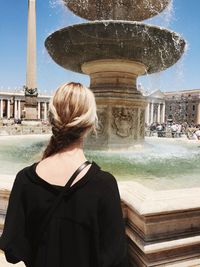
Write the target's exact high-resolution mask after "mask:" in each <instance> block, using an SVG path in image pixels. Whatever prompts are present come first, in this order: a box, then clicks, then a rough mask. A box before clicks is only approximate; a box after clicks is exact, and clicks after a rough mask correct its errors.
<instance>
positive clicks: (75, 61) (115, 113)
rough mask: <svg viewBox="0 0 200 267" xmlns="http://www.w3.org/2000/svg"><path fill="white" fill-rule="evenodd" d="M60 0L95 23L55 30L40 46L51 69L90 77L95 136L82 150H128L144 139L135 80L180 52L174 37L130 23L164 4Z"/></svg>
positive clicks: (143, 103)
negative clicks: (56, 66) (56, 67)
mask: <svg viewBox="0 0 200 267" xmlns="http://www.w3.org/2000/svg"><path fill="white" fill-rule="evenodd" d="M63 1H64V3H65V5H66V6H67V7H68V8H69V9H70V10H72V11H73V12H74V13H75V14H77V15H79V16H81V17H83V18H86V19H89V20H95V21H92V22H88V23H82V24H78V25H73V26H70V27H66V28H63V29H61V30H58V31H56V32H54V33H53V34H51V35H50V36H49V37H48V38H47V39H46V42H45V46H46V48H47V50H48V52H49V54H50V56H51V57H52V58H53V60H54V61H55V62H56V63H57V64H59V65H60V66H62V67H64V68H66V69H68V70H71V71H74V72H78V73H84V74H88V75H90V78H91V84H90V88H91V89H92V90H93V92H94V94H95V97H96V102H97V107H98V117H99V129H98V133H99V136H98V139H96V137H95V136H94V135H93V134H92V133H91V135H90V136H89V138H88V139H87V140H86V142H85V147H86V148H87V147H90V149H98V150H113V149H116V150H118V149H132V148H134V147H135V144H137V143H141V142H142V141H143V140H144V123H145V108H146V105H147V104H146V100H145V98H144V97H143V96H142V94H141V93H140V91H138V90H137V85H136V81H137V77H138V76H139V75H144V74H148V73H155V72H159V71H162V70H165V69H167V68H169V67H170V66H172V65H173V64H174V63H176V62H177V60H178V59H179V58H180V57H181V55H182V54H183V52H184V48H185V41H184V40H183V39H182V38H181V37H180V35H178V34H176V33H175V32H171V31H169V30H166V29H161V28H159V27H155V26H150V25H147V24H144V23H141V22H136V20H137V21H141V20H144V19H147V18H150V17H152V16H154V15H157V14H159V13H160V12H161V11H162V10H164V9H165V8H166V7H167V6H168V4H169V3H170V0H143V1H138V0H114V1H108V0H84V1H83V0H76V1H74V0H73V1H72V0H63ZM99 20H102V21H99ZM131 20H134V21H131Z"/></svg>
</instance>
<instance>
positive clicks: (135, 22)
mask: <svg viewBox="0 0 200 267" xmlns="http://www.w3.org/2000/svg"><path fill="white" fill-rule="evenodd" d="M104 23H109V24H120V23H123V24H132V25H142V26H144V27H147V28H155V29H158V30H161V31H162V30H163V31H165V32H169V33H171V34H175V35H177V36H178V37H180V39H182V40H184V41H185V39H184V37H183V35H182V34H180V33H177V32H176V31H173V30H170V29H167V28H165V27H162V26H158V25H154V24H150V23H144V22H141V21H130V20H93V21H87V22H83V23H75V24H72V25H69V26H65V27H63V28H61V29H57V30H55V31H54V32H51V33H50V34H49V36H48V37H47V39H48V38H50V37H51V35H52V34H55V33H57V32H62V31H65V30H66V29H69V28H74V27H75V26H82V25H89V24H91V25H93V24H104ZM109 24H108V25H109ZM104 25H105V24H104ZM108 25H105V26H106V27H107V26H108ZM47 39H46V40H47ZM46 40H45V43H46ZM185 42H186V41H185Z"/></svg>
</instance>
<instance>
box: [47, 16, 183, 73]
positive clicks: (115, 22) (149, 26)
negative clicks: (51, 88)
mask: <svg viewBox="0 0 200 267" xmlns="http://www.w3.org/2000/svg"><path fill="white" fill-rule="evenodd" d="M98 25H100V26H101V27H102V26H103V25H104V26H105V27H108V26H112V27H114V26H115V25H116V26H117V25H119V26H122V27H123V26H124V27H126V26H127V27H130V26H135V27H137V26H140V27H141V30H143V29H144V30H146V31H148V30H150V31H151V30H157V31H158V33H157V34H159V32H160V33H161V32H163V34H165V35H166V36H167V35H169V36H171V39H174V42H177V43H180V44H181V43H182V44H181V46H180V48H181V49H180V56H179V57H177V58H176V60H175V61H174V62H172V64H167V65H166V66H164V67H161V68H153V69H151V68H149V67H148V68H147V72H146V73H148V74H152V73H157V72H161V71H164V70H166V69H168V68H170V67H171V66H173V65H174V64H175V63H177V62H178V60H179V59H180V57H181V56H182V55H183V54H184V52H185V50H186V48H187V42H186V41H185V39H184V38H183V37H182V35H181V34H179V33H177V32H175V31H172V30H170V29H166V28H164V27H160V26H156V25H152V24H147V23H144V22H138V21H126V20H102V21H89V22H83V23H77V24H73V25H69V26H66V27H63V28H61V29H58V30H56V31H54V32H53V33H51V34H50V35H49V36H48V37H47V38H46V40H45V47H46V49H47V51H48V52H49V53H50V51H51V50H50V49H49V47H50V46H51V45H50V46H49V44H51V39H52V38H54V36H56V35H60V34H62V33H65V32H66V33H67V32H70V30H75V29H76V28H77V30H78V29H79V27H80V29H81V28H84V27H90V26H94V28H95V26H96V27H98ZM147 35H148V32H147ZM99 39H105V41H107V40H111V41H112V40H113V38H109V37H106V38H101V37H99ZM125 39H126V36H125V34H124V40H125ZM127 40H129V41H130V40H131V39H130V36H129V38H128V39H127ZM50 55H51V53H50ZM52 58H53V57H52ZM111 58H112V57H111ZM122 58H124V59H126V57H122ZM53 59H54V61H55V62H56V63H57V64H58V65H60V66H62V67H64V68H65V69H68V70H71V71H74V72H77V73H83V72H82V71H81V66H78V65H77V66H78V67H75V68H74V67H71V66H70V65H69V66H70V67H69V66H67V67H66V66H65V65H64V64H60V63H59V61H57V60H55V58H53ZM102 59H104V58H102ZM119 59H120V58H119ZM93 60H97V59H96V58H94V59H89V60H86V61H85V62H89V61H93ZM147 60H148V59H147ZM134 61H138V62H141V63H144V64H145V65H146V66H148V64H146V62H142V61H140V60H138V59H135V60H134ZM80 64H82V63H81V62H80Z"/></svg>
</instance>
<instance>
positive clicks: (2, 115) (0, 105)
mask: <svg viewBox="0 0 200 267" xmlns="http://www.w3.org/2000/svg"><path fill="white" fill-rule="evenodd" d="M24 104H25V100H23V99H14V100H12V98H5V96H4V98H3V97H2V98H0V119H10V118H13V119H21V118H22V114H23V111H24ZM12 106H13V108H11V107H12ZM48 108H49V101H48V100H46V101H45V100H39V99H38V104H37V112H38V119H44V120H47V117H48Z"/></svg>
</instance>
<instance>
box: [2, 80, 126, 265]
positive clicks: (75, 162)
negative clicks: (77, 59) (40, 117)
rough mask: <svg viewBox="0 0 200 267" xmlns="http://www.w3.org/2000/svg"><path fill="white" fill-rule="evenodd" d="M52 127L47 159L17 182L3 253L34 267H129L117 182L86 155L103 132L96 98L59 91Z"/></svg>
mask: <svg viewBox="0 0 200 267" xmlns="http://www.w3.org/2000/svg"><path fill="white" fill-rule="evenodd" d="M49 120H50V123H51V126H52V133H53V134H52V136H51V139H50V141H49V144H48V146H47V147H46V149H45V151H44V153H43V156H42V158H41V160H40V161H38V162H34V163H33V164H32V165H30V166H27V167H25V168H23V169H22V170H20V171H19V172H18V173H17V176H16V178H15V181H14V184H13V187H12V190H11V194H10V198H9V205H8V209H7V213H6V219H5V224H4V229H3V234H2V236H1V238H0V249H2V250H4V252H5V256H6V259H7V261H8V262H10V263H18V262H19V261H23V262H24V263H25V265H26V266H28V267H67V266H69V267H97V266H102V267H103V266H105V267H114V266H116V267H127V266H128V258H127V239H126V234H125V222H124V219H123V214H122V208H121V201H120V194H119V190H118V185H117V181H116V179H115V177H114V176H113V175H112V174H111V173H109V172H107V171H103V170H102V169H101V167H100V166H99V165H98V164H97V163H95V162H94V161H92V162H90V161H88V160H87V159H86V157H85V154H84V151H83V139H84V137H85V136H86V135H87V133H88V132H89V131H90V130H94V132H96V129H95V127H96V126H95V123H96V121H97V114H96V103H95V98H94V94H93V92H92V91H91V90H90V89H88V88H86V87H84V86H83V85H81V84H79V83H66V84H64V85H62V86H60V87H59V88H58V90H57V91H56V92H55V94H54V96H53V98H52V99H51V102H50V107H49ZM69 177H71V178H69ZM66 184H67V187H66V186H65V185H66Z"/></svg>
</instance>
